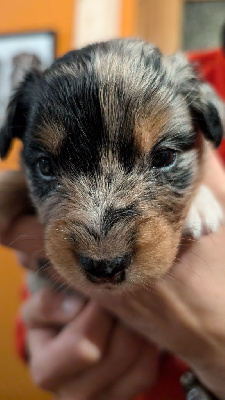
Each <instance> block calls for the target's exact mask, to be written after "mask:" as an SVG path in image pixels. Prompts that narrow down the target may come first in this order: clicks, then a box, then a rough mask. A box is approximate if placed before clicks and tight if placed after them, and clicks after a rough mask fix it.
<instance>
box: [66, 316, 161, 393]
mask: <svg viewBox="0 0 225 400" xmlns="http://www.w3.org/2000/svg"><path fill="white" fill-rule="evenodd" d="M144 348H145V349H146V342H145V341H143V339H142V338H140V337H137V336H136V335H135V334H134V333H133V332H131V331H130V330H128V329H127V328H126V327H125V326H123V325H121V324H120V323H117V324H116V325H115V326H114V329H113V331H112V333H111V336H110V346H109V348H108V351H107V353H106V354H105V355H104V357H103V358H102V359H101V363H99V364H98V365H97V364H96V365H94V366H93V367H92V368H90V369H89V370H87V371H86V373H85V374H80V375H79V379H76V380H73V381H70V382H69V383H68V384H67V385H64V387H63V388H62V389H61V390H60V391H59V395H60V396H61V397H59V398H60V399H61V398H62V399H64V398H65V399H68V400H69V399H70V398H71V399H72V398H73V397H72V396H73V395H74V394H76V396H74V398H76V399H89V398H93V399H96V400H97V399H98V400H99V399H100V398H101V396H103V397H102V399H108V400H109V399H112V400H114V399H115V398H116V399H117V397H113V396H114V392H115V393H117V392H118V393H119V391H120V389H119V387H120V384H122V392H121V393H122V394H123V396H121V397H118V398H119V399H120V398H121V400H122V399H123V400H125V399H126V398H129V397H130V395H133V393H134V394H136V393H138V390H139V389H140V388H141V389H142V390H143V389H144V388H145V387H146V386H147V385H149V381H150V379H149V373H151V369H150V368H148V373H147V374H146V372H144V371H143V370H142V369H143V368H145V367H146V364H148V367H149V359H148V361H147V357H148V356H149V352H148V353H147V354H145V355H144V354H142V352H143V351H144ZM151 351H152V349H151ZM140 354H141V358H143V359H142V360H141V362H140V363H138V365H139V364H140V365H139V368H137V369H136V368H135V364H136V362H137V360H138V359H139V356H140ZM145 356H146V357H145ZM154 367H155V365H154ZM133 369H134V370H133ZM139 369H140V370H141V372H142V374H141V373H139V374H138V372H139ZM131 371H133V372H131ZM130 375H131V378H132V376H135V375H137V379H135V381H134V382H132V384H131V382H130V377H129V376H130ZM123 382H124V383H123ZM130 384H131V386H130V387H129V388H128V387H127V385H128V386H129V385H130ZM108 388H109V389H108ZM104 391H105V394H102V393H104ZM107 396H109V397H107ZM110 396H111V397H110Z"/></svg>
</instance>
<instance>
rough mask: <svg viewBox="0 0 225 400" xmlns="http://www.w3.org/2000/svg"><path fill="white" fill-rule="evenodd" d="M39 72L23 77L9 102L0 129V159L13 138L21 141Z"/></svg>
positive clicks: (7, 149) (31, 72) (34, 71)
mask: <svg viewBox="0 0 225 400" xmlns="http://www.w3.org/2000/svg"><path fill="white" fill-rule="evenodd" d="M40 77H41V72H39V71H36V70H33V71H30V72H28V73H27V74H26V75H25V78H24V80H23V81H22V82H21V83H20V85H19V86H18V88H17V89H16V91H15V93H14V94H13V95H12V97H11V100H10V102H9V105H8V108H7V113H6V117H5V121H4V124H3V126H2V127H1V129H0V157H1V158H4V157H5V156H6V155H7V153H8V151H9V148H10V145H11V142H12V140H13V139H14V138H19V139H21V140H23V136H24V132H25V131H26V127H27V124H28V119H29V113H30V109H31V105H32V103H33V99H34V98H35V93H36V88H37V85H38V83H39V81H40Z"/></svg>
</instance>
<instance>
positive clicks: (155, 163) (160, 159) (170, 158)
mask: <svg viewBox="0 0 225 400" xmlns="http://www.w3.org/2000/svg"><path fill="white" fill-rule="evenodd" d="M176 154H177V153H176V151H175V150H171V149H166V150H159V151H156V152H155V154H154V156H153V160H152V167H153V168H166V167H170V166H171V165H173V163H174V162H175V160H176Z"/></svg>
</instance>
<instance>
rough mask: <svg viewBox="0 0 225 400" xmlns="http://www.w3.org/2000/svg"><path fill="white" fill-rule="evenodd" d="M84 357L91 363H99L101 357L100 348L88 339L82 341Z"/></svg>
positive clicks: (81, 347) (81, 348)
mask: <svg viewBox="0 0 225 400" xmlns="http://www.w3.org/2000/svg"><path fill="white" fill-rule="evenodd" d="M79 347H80V350H81V353H82V356H83V357H85V359H87V360H89V361H98V360H99V359H100V357H101V352H100V350H99V348H98V347H97V346H96V345H95V344H93V343H92V342H90V341H89V340H88V339H82V340H81V342H80V345H79Z"/></svg>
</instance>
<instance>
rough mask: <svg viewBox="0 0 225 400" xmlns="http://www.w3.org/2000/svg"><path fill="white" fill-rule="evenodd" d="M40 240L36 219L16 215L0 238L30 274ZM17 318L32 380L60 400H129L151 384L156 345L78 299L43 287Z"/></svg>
mask: <svg viewBox="0 0 225 400" xmlns="http://www.w3.org/2000/svg"><path fill="white" fill-rule="evenodd" d="M42 237H43V228H42V226H41V225H40V224H39V223H38V221H37V219H36V217H34V216H21V217H19V218H18V219H17V220H16V221H15V222H14V224H13V225H12V226H11V228H10V229H9V230H8V232H6V233H5V234H4V235H3V236H2V238H1V240H2V244H4V245H6V246H10V247H11V248H14V249H15V250H16V252H17V255H18V256H19V260H20V262H21V263H22V264H23V265H24V266H25V267H27V268H29V269H34V270H35V269H36V263H37V257H44V256H45V254H44V251H43V239H42ZM22 314H23V317H24V320H25V323H26V325H27V333H28V348H29V364H30V369H31V374H32V377H33V380H34V382H36V384H37V385H38V386H40V387H42V388H43V389H45V390H48V391H51V392H54V393H55V395H56V398H57V399H59V400H70V399H71V400H72V399H74V398H76V399H77V400H79V399H82V400H84V399H87V398H90V396H91V398H92V399H93V400H95V399H96V400H97V399H98V400H104V399H107V400H110V399H113V400H114V399H115V398H117V399H118V400H119V399H121V400H122V399H123V400H125V399H128V398H129V399H130V398H131V397H133V396H135V395H136V394H138V393H140V392H141V391H143V390H144V389H145V388H147V387H149V386H151V384H152V383H153V381H154V380H155V377H156V373H157V351H156V348H155V346H153V345H151V344H148V343H147V342H146V341H145V340H143V339H142V338H141V337H140V336H139V335H135V333H134V332H131V331H130V330H129V329H128V328H126V327H125V326H123V325H122V324H121V323H119V322H118V321H116V319H115V318H113V317H112V316H111V315H110V314H108V313H107V312H106V311H104V310H103V309H102V308H101V307H99V306H97V304H95V303H94V302H87V300H86V298H84V297H82V296H81V295H80V296H78V297H74V296H73V297H71V296H70V297H66V296H63V295H62V294H56V293H54V292H52V291H51V290H50V289H44V290H42V291H39V292H37V293H36V294H34V295H32V297H31V298H30V299H29V300H27V301H26V303H25V304H24V306H23V311H22Z"/></svg>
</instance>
